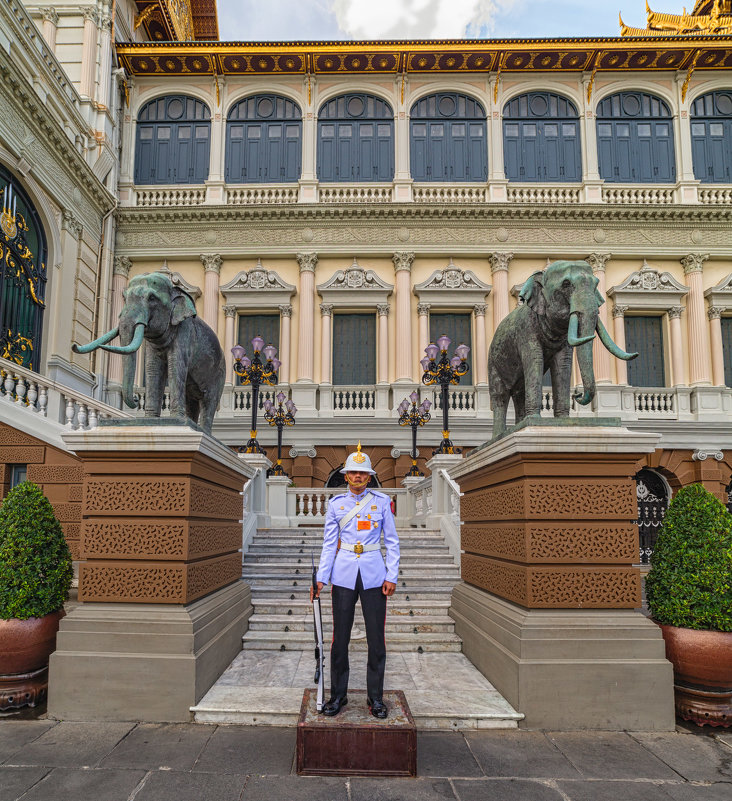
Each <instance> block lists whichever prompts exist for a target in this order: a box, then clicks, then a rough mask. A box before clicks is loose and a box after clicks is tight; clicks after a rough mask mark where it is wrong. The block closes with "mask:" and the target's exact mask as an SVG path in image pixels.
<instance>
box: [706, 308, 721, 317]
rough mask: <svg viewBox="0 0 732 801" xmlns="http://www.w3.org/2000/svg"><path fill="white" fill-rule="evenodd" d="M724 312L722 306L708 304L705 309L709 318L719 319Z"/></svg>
mask: <svg viewBox="0 0 732 801" xmlns="http://www.w3.org/2000/svg"><path fill="white" fill-rule="evenodd" d="M723 312H724V307H722V306H710V307H709V309H708V310H707V317H708V318H709V319H710V320H719V318H720V317H721V316H722V314H723Z"/></svg>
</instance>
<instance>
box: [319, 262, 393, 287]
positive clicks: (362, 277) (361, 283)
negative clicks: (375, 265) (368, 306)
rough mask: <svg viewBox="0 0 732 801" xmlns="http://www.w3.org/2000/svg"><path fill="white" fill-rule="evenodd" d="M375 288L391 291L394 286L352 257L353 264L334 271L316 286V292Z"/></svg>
mask: <svg viewBox="0 0 732 801" xmlns="http://www.w3.org/2000/svg"><path fill="white" fill-rule="evenodd" d="M355 289H358V290H362V291H363V290H375V291H378V292H386V293H387V295H388V294H390V293H391V291H392V289H394V287H393V286H392V285H391V284H387V283H386V281H382V280H381V278H379V276H378V275H376V273H375V272H374V271H373V270H364V268H363V267H361V265H360V264H359V263H358V262H357V261H356V259H355V258H354V260H353V264H351V266H350V267H347V268H346V269H345V270H338V271H337V272H335V273H334V274H333V275H332V276H331V277H330V278H329V279H328V280H327V281H326V282H325V283H324V284H320V285H319V286H318V292H320V293H321V294H322V293H323V292H328V291H332V290H347V291H352V290H355Z"/></svg>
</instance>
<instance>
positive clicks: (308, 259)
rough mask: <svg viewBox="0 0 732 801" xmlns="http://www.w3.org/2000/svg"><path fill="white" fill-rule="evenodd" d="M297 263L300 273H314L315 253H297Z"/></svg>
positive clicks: (316, 261)
mask: <svg viewBox="0 0 732 801" xmlns="http://www.w3.org/2000/svg"><path fill="white" fill-rule="evenodd" d="M297 263H298V264H299V265H300V272H301V273H314V272H315V265H316V264H317V263H318V254H317V253H298V254H297Z"/></svg>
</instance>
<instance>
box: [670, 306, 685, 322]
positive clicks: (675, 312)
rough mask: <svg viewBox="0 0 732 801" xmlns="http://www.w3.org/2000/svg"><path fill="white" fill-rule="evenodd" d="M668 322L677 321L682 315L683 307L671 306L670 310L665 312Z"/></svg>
mask: <svg viewBox="0 0 732 801" xmlns="http://www.w3.org/2000/svg"><path fill="white" fill-rule="evenodd" d="M667 313H668V316H669V320H678V319H679V317H681V315H682V314H683V313H684V307H683V306H671V308H670V309H668V310H667Z"/></svg>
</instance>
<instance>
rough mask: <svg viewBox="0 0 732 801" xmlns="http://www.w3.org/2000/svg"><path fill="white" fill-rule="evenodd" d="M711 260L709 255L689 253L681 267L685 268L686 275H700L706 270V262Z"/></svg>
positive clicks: (682, 260)
mask: <svg viewBox="0 0 732 801" xmlns="http://www.w3.org/2000/svg"><path fill="white" fill-rule="evenodd" d="M708 258H709V254H708V253H689V255H688V256H684V258H683V259H681V266H682V267H683V268H684V275H689V274H690V273H700V272H701V271H702V269H703V268H704V262H705V261H706V260H707V259H708Z"/></svg>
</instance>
